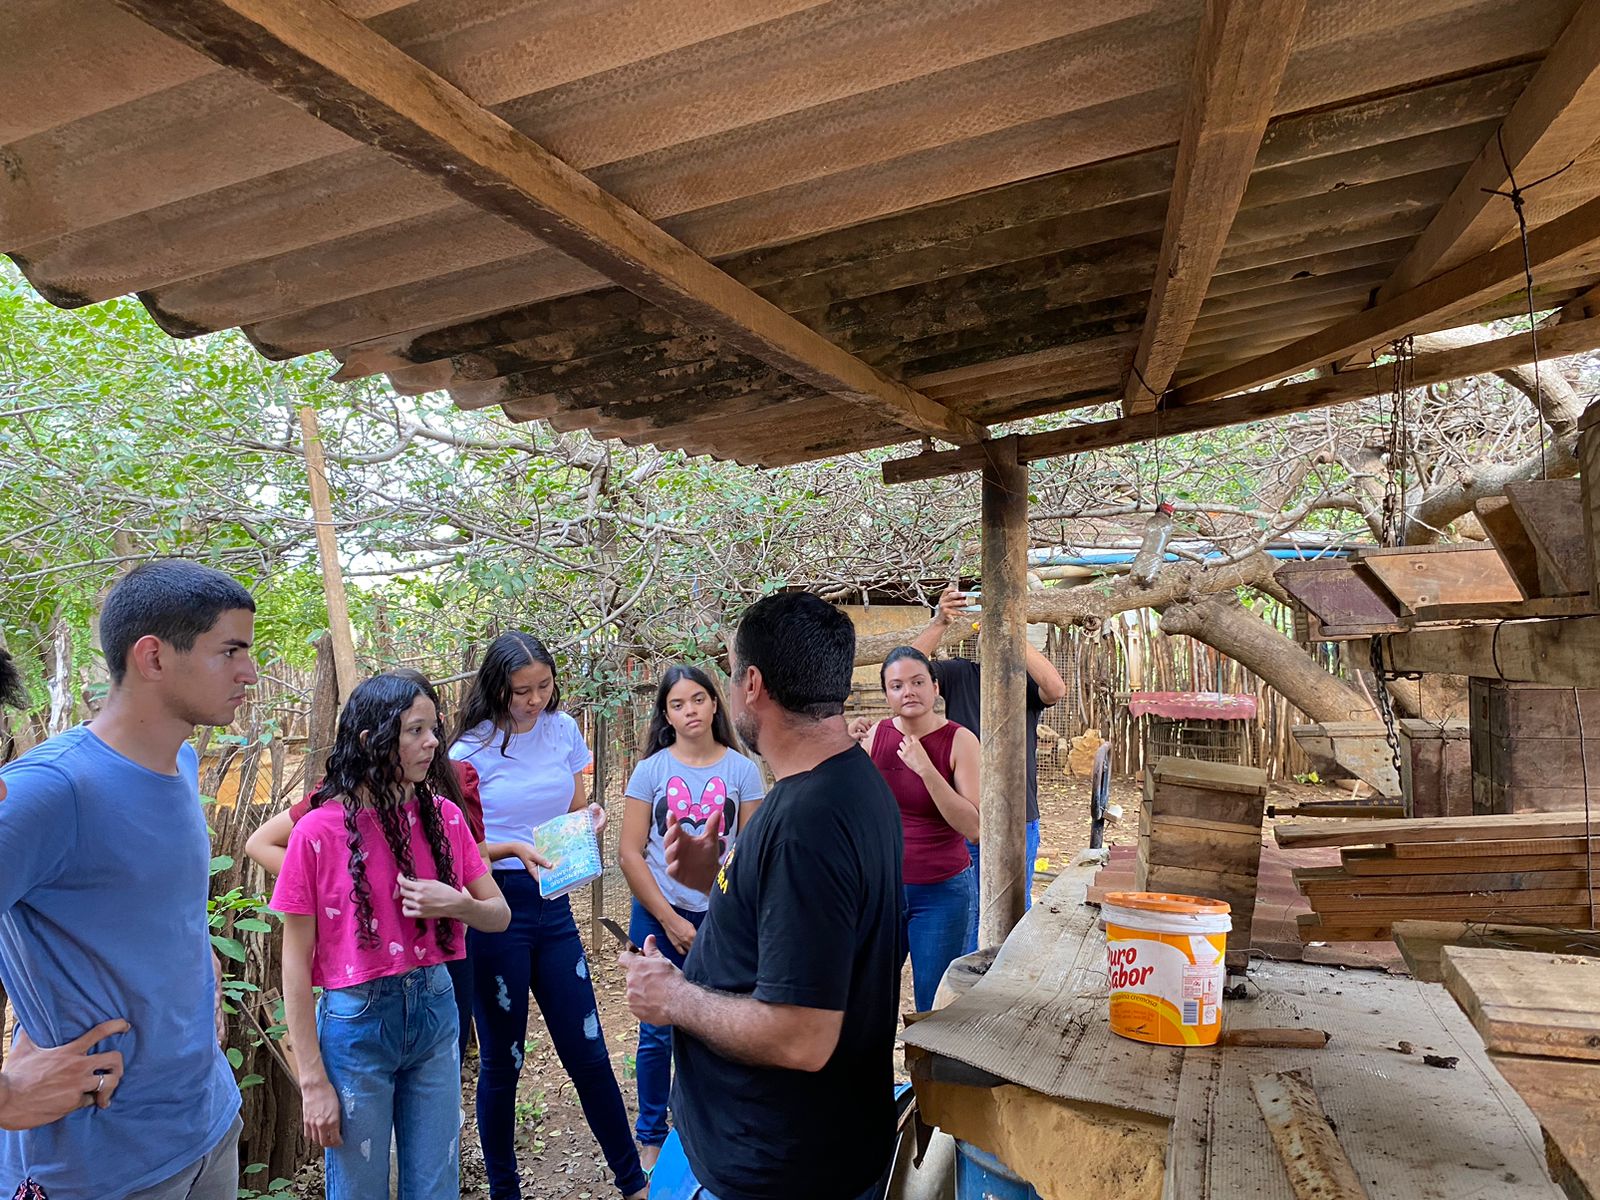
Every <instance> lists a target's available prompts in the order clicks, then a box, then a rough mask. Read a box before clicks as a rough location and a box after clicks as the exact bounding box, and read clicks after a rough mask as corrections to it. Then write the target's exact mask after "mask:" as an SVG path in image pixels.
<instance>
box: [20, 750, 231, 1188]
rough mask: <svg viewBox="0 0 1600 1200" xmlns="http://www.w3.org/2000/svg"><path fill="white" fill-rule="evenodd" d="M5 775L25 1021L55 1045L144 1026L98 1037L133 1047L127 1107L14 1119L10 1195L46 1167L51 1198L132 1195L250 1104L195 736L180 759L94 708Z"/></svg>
mask: <svg viewBox="0 0 1600 1200" xmlns="http://www.w3.org/2000/svg"><path fill="white" fill-rule="evenodd" d="M0 777H3V778H4V780H5V785H6V796H5V798H4V799H3V800H0V981H3V982H4V984H5V988H6V992H7V994H8V995H9V996H10V998H11V1003H12V1004H13V1005H15V1007H16V1013H17V1023H18V1025H19V1026H20V1027H21V1028H23V1029H26V1030H27V1031H28V1036H29V1037H31V1038H32V1039H33V1040H34V1042H35V1043H36V1044H38V1045H39V1046H45V1047H48V1046H59V1045H62V1044H63V1043H65V1042H69V1041H71V1040H72V1039H73V1038H76V1037H78V1036H80V1035H81V1034H83V1033H85V1032H87V1031H88V1030H90V1029H92V1028H93V1027H94V1026H96V1025H98V1024H100V1022H102V1021H108V1020H111V1019H113V1018H116V1017H123V1018H126V1020H127V1021H128V1024H129V1025H130V1026H131V1027H132V1028H131V1029H129V1031H128V1032H127V1033H124V1034H119V1035H117V1036H115V1037H111V1038H108V1039H106V1040H105V1041H103V1042H101V1043H99V1044H98V1045H96V1046H94V1047H93V1049H94V1050H120V1051H121V1052H122V1056H123V1060H124V1074H123V1078H122V1083H121V1085H120V1086H119V1087H118V1088H117V1092H116V1095H115V1097H114V1098H113V1099H112V1102H111V1105H110V1107H109V1108H106V1109H104V1110H101V1109H98V1108H82V1109H78V1110H77V1111H75V1112H73V1113H70V1114H68V1115H67V1116H66V1117H64V1118H62V1119H61V1120H59V1121H56V1122H53V1123H52V1124H49V1125H45V1126H42V1127H40V1128H38V1129H30V1130H26V1131H24V1132H12V1131H0V1195H4V1196H9V1195H11V1194H12V1193H13V1192H14V1191H15V1190H16V1189H17V1187H18V1186H19V1185H20V1184H21V1183H22V1182H23V1181H24V1180H26V1179H28V1178H32V1179H33V1180H35V1181H36V1182H37V1183H38V1184H39V1185H40V1186H41V1187H42V1188H43V1189H44V1192H45V1194H46V1195H47V1196H49V1197H50V1200H120V1198H121V1197H124V1196H126V1195H128V1194H129V1193H130V1192H136V1191H139V1190H140V1189H142V1188H146V1187H149V1186H151V1185H152V1184H156V1183H160V1182H162V1181H163V1180H165V1179H168V1178H170V1177H172V1176H173V1175H176V1174H177V1173H178V1172H179V1171H181V1170H183V1168H184V1167H186V1166H188V1165H189V1164H191V1163H193V1162H195V1161H196V1160H198V1159H200V1158H202V1157H204V1156H205V1155H206V1154H208V1153H210V1152H211V1150H212V1149H214V1148H215V1147H216V1145H217V1143H218V1142H220V1141H221V1140H222V1137H223V1135H224V1134H226V1133H227V1131H228V1127H229V1125H231V1124H232V1122H233V1118H234V1114H235V1113H237V1112H238V1111H239V1088H238V1085H237V1084H235V1083H234V1080H233V1072H232V1071H231V1070H230V1069H229V1067H228V1062H227V1059H226V1058H225V1057H224V1056H223V1053H222V1051H221V1050H220V1049H218V1047H217V1034H216V1020H215V1010H214V1003H215V1000H214V997H215V987H216V985H215V982H214V976H213V974H212V967H211V943H210V939H209V936H208V934H209V929H208V927H207V923H206V897H207V895H208V894H209V891H210V886H211V884H210V861H211V840H210V838H209V836H208V835H207V833H206V823H205V814H204V813H203V812H202V810H201V807H200V786H199V778H198V763H197V760H196V758H195V753H194V749H193V747H191V746H188V745H185V746H184V747H183V748H182V749H181V750H180V751H179V755H178V773H177V774H176V775H163V774H160V773H158V772H155V771H151V770H149V769H148V768H146V767H142V766H140V765H139V764H138V763H135V762H133V761H131V760H130V759H127V758H124V757H123V756H122V755H121V754H118V753H117V752H116V751H115V750H113V749H112V748H111V747H110V746H108V745H106V744H105V743H104V742H103V741H101V740H100V739H99V738H98V737H96V736H95V735H94V734H93V733H91V732H90V730H89V727H88V726H87V725H80V726H78V727H77V728H75V729H70V730H68V731H67V732H66V733H63V734H61V735H60V736H59V737H55V738H51V739H50V740H49V741H48V742H45V743H44V744H43V745H41V746H37V747H35V748H34V749H33V750H31V751H29V752H28V753H27V754H25V755H23V756H22V757H21V758H19V759H18V760H17V761H16V762H14V763H11V764H10V765H8V766H7V767H6V768H5V769H4V770H3V771H0ZM8 1061H9V1056H8Z"/></svg>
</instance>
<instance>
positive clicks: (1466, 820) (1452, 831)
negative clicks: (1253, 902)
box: [1272, 812, 1600, 849]
mask: <svg viewBox="0 0 1600 1200" xmlns="http://www.w3.org/2000/svg"><path fill="white" fill-rule="evenodd" d="M1272 832H1273V835H1274V836H1275V837H1276V838H1277V839H1278V845H1280V846H1282V847H1284V848H1285V849H1289V848H1292V847H1297V846H1385V845H1388V846H1401V845H1408V844H1410V843H1413V842H1476V843H1485V842H1490V841H1494V840H1496V839H1499V838H1508V839H1511V838H1515V839H1519V840H1521V841H1524V842H1532V841H1535V840H1536V839H1539V838H1578V839H1582V838H1583V837H1585V836H1586V835H1587V836H1591V837H1594V836H1600V813H1597V814H1596V820H1595V823H1594V825H1593V826H1591V825H1590V822H1589V818H1588V817H1587V816H1586V815H1585V814H1584V813H1582V812H1566V813H1521V814H1518V815H1517V816H1514V817H1509V816H1487V817H1437V818H1434V819H1432V820H1401V821H1350V822H1348V823H1347V824H1344V825H1333V826H1330V825H1279V826H1278V827H1277V828H1276V829H1274V830H1273V831H1272Z"/></svg>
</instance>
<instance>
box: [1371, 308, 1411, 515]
mask: <svg viewBox="0 0 1600 1200" xmlns="http://www.w3.org/2000/svg"><path fill="white" fill-rule="evenodd" d="M1391 351H1392V354H1393V357H1394V385H1393V387H1391V388H1390V390H1389V432H1388V438H1387V444H1386V445H1385V447H1384V452H1385V455H1386V457H1387V458H1388V460H1389V461H1388V471H1387V473H1386V475H1385V477H1384V483H1383V511H1382V518H1381V525H1380V529H1379V537H1380V540H1381V541H1382V542H1383V544H1384V545H1385V546H1399V545H1402V544H1404V542H1405V540H1406V532H1407V530H1406V525H1407V518H1406V464H1407V463H1408V462H1409V461H1410V458H1411V426H1410V421H1409V419H1408V414H1407V412H1406V409H1407V403H1406V396H1407V393H1408V392H1409V391H1410V389H1411V378H1412V365H1411V364H1412V360H1413V354H1412V345H1411V339H1410V338H1409V337H1404V338H1401V339H1400V340H1399V341H1397V342H1395V343H1394V345H1393V346H1392V347H1391Z"/></svg>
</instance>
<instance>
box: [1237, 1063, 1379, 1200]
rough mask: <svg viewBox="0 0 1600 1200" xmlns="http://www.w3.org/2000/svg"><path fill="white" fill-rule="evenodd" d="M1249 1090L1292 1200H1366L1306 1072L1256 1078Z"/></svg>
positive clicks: (1354, 1170) (1362, 1188)
mask: <svg viewBox="0 0 1600 1200" xmlns="http://www.w3.org/2000/svg"><path fill="white" fill-rule="evenodd" d="M1250 1087H1251V1090H1252V1091H1254V1092H1255V1096H1256V1105H1257V1106H1258V1107H1259V1108H1260V1109H1261V1115H1262V1117H1264V1118H1265V1119H1266V1122H1267V1128H1268V1129H1269V1130H1271V1131H1272V1144H1273V1145H1274V1146H1276V1147H1277V1148H1278V1157H1279V1158H1281V1159H1282V1160H1283V1169H1284V1171H1285V1173H1287V1175H1288V1176H1289V1187H1290V1189H1291V1190H1292V1191H1293V1192H1294V1194H1295V1200H1368V1198H1367V1189H1366V1188H1365V1187H1364V1186H1363V1185H1362V1183H1361V1177H1360V1176H1359V1175H1357V1174H1356V1169H1355V1168H1354V1167H1353V1166H1351V1165H1350V1159H1349V1157H1348V1156H1347V1155H1346V1154H1345V1152H1344V1147H1343V1146H1341V1145H1340V1144H1339V1135H1338V1134H1337V1133H1335V1132H1334V1129H1333V1124H1332V1122H1330V1121H1329V1120H1328V1114H1327V1113H1325V1112H1323V1111H1322V1103H1321V1102H1320V1101H1319V1100H1318V1099H1317V1093H1316V1089H1315V1088H1314V1087H1313V1086H1312V1082H1311V1072H1310V1071H1307V1070H1299V1071H1283V1072H1280V1073H1279V1074H1277V1075H1260V1076H1257V1077H1256V1078H1254V1079H1252V1080H1251V1081H1250Z"/></svg>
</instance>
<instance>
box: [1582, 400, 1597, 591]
mask: <svg viewBox="0 0 1600 1200" xmlns="http://www.w3.org/2000/svg"><path fill="white" fill-rule="evenodd" d="M1578 428H1579V429H1580V430H1581V432H1580V433H1579V434H1578V474H1579V477H1580V483H1581V484H1582V488H1583V493H1582V495H1583V535H1584V540H1585V541H1587V542H1588V544H1589V592H1590V595H1591V596H1593V597H1594V598H1595V599H1596V600H1600V549H1597V547H1600V401H1596V402H1595V403H1593V404H1591V405H1589V407H1588V408H1587V409H1585V410H1584V414H1583V419H1582V420H1581V421H1580V422H1579V423H1578Z"/></svg>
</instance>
